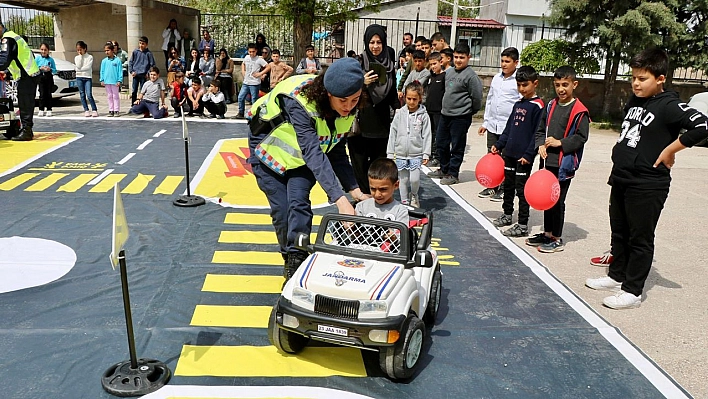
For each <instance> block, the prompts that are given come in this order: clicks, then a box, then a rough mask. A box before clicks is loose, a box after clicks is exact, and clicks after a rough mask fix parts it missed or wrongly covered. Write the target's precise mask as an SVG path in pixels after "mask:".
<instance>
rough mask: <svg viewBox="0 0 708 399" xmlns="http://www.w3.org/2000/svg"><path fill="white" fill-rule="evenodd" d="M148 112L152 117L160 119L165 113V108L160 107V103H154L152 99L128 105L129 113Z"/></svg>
mask: <svg viewBox="0 0 708 399" xmlns="http://www.w3.org/2000/svg"><path fill="white" fill-rule="evenodd" d="M145 112H149V113H150V115H152V118H153V119H162V118H164V117H165V114H166V113H167V109H166V108H161V107H160V104H158V103H154V102H152V101H145V100H143V101H140V102H139V103H137V104H135V105H133V106H132V107H130V113H131V114H143V113H145Z"/></svg>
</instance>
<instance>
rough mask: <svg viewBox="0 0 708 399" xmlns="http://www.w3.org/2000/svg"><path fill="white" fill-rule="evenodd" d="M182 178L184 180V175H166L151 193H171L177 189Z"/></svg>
mask: <svg viewBox="0 0 708 399" xmlns="http://www.w3.org/2000/svg"><path fill="white" fill-rule="evenodd" d="M182 180H184V176H167V177H165V180H163V181H162V183H160V185H159V186H157V188H156V189H155V191H153V192H152V193H153V194H166V195H172V193H174V192H175V190H177V186H179V185H180V183H182Z"/></svg>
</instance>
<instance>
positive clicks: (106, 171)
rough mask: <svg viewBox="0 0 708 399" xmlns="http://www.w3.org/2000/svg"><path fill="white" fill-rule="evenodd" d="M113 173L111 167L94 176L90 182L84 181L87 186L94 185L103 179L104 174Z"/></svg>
mask: <svg viewBox="0 0 708 399" xmlns="http://www.w3.org/2000/svg"><path fill="white" fill-rule="evenodd" d="M111 173H113V169H106V170H104V171H103V173H101V174H100V175H98V176H96V177H94V178H93V180H91V181H90V182H88V183H86V185H87V186H95V185H96V184H98V183H100V182H101V180H103V179H104V178H105V177H106V176H108V175H110V174H111Z"/></svg>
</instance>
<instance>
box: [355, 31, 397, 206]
mask: <svg viewBox="0 0 708 399" xmlns="http://www.w3.org/2000/svg"><path fill="white" fill-rule="evenodd" d="M364 49H365V51H364V52H363V53H362V54H361V55H360V56H359V59H360V63H361V67H362V69H363V70H364V84H365V85H366V91H367V93H368V95H369V105H368V106H366V107H365V108H363V109H362V110H360V111H359V117H358V123H359V130H360V132H361V134H356V135H354V136H353V137H350V138H349V139H348V142H347V145H348V146H349V157H350V158H351V161H352V167H353V168H354V175H355V176H356V181H357V183H358V184H359V188H361V191H362V192H364V193H366V194H369V179H368V176H367V174H368V171H369V166H370V165H371V163H372V162H374V161H375V160H376V159H378V158H386V147H387V145H388V135H389V129H390V126H391V109H392V108H393V109H397V108H399V106H400V103H399V101H398V94H397V92H396V65H395V61H394V59H393V58H391V55H390V52H389V50H388V44H387V42H386V29H385V28H384V27H383V26H381V25H376V24H374V25H369V26H368V27H367V28H366V31H365V32H364Z"/></svg>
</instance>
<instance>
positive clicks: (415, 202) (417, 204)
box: [411, 194, 420, 208]
mask: <svg viewBox="0 0 708 399" xmlns="http://www.w3.org/2000/svg"><path fill="white" fill-rule="evenodd" d="M411 206H412V207H413V208H420V200H419V199H418V194H411Z"/></svg>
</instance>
